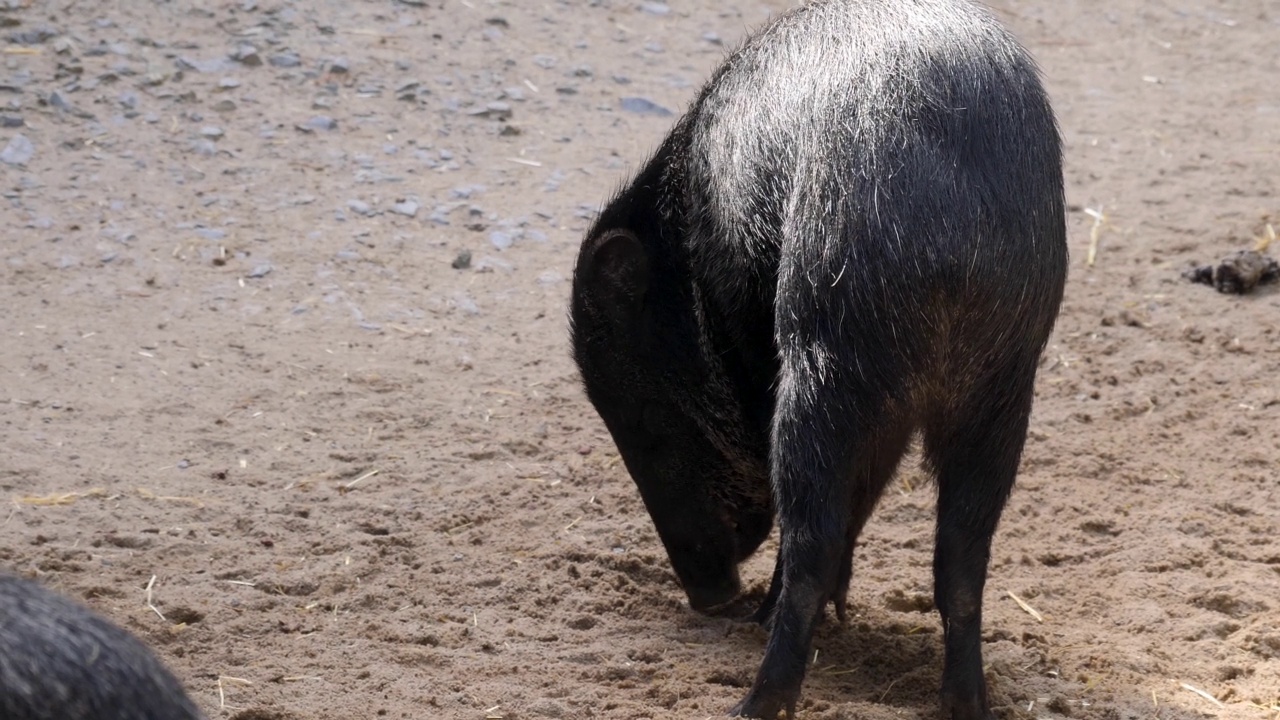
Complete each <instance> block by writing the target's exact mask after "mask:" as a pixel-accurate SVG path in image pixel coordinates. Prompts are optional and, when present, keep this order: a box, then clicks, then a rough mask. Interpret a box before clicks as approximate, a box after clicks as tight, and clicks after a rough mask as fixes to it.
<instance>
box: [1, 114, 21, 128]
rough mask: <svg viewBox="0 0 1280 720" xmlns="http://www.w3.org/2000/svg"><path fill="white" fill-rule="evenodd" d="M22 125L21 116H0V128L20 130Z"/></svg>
mask: <svg viewBox="0 0 1280 720" xmlns="http://www.w3.org/2000/svg"><path fill="white" fill-rule="evenodd" d="M23 124H24V123H23V121H22V116H21V115H0V127H4V128H20V127H22V126H23Z"/></svg>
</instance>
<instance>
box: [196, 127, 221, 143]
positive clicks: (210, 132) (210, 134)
mask: <svg viewBox="0 0 1280 720" xmlns="http://www.w3.org/2000/svg"><path fill="white" fill-rule="evenodd" d="M200 135H201V136H202V137H207V138H209V139H210V140H217V139H218V138H220V137H222V136H223V132H222V128H220V127H218V126H217V125H205V126H204V127H202V128H200Z"/></svg>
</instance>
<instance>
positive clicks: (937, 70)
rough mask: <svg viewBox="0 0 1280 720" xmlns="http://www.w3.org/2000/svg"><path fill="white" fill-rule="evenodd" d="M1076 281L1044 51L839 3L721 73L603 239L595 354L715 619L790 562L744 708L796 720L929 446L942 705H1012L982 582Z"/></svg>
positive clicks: (597, 230) (678, 550) (984, 26)
mask: <svg viewBox="0 0 1280 720" xmlns="http://www.w3.org/2000/svg"><path fill="white" fill-rule="evenodd" d="M1066 273H1067V244H1066V223H1065V217H1064V204H1063V180H1062V160H1061V142H1060V139H1059V136H1058V130H1057V127H1056V123H1055V120H1054V116H1053V112H1052V109H1051V107H1050V104H1049V101H1048V98H1047V97H1046V94H1045V91H1044V89H1043V87H1042V85H1041V83H1040V79H1039V74H1038V71H1037V69H1036V67H1035V64H1034V62H1033V60H1032V59H1031V58H1030V57H1029V56H1028V54H1027V52H1026V51H1025V50H1024V49H1023V48H1022V47H1021V46H1019V45H1018V43H1017V42H1016V41H1015V40H1014V39H1013V38H1012V37H1011V36H1010V35H1009V34H1008V33H1007V32H1006V31H1005V30H1004V29H1002V28H1001V27H1000V25H999V24H998V23H997V22H996V21H995V20H994V19H993V18H991V17H990V16H989V15H988V14H986V12H985V11H983V10H980V9H979V8H977V7H976V6H975V5H973V4H970V3H969V2H967V1H966V0H827V1H825V2H824V1H821V0H819V1H817V2H810V3H807V4H806V5H804V6H803V7H800V8H797V9H795V10H793V11H791V12H788V13H786V14H784V15H781V16H780V17H778V18H777V19H775V20H774V21H773V22H772V23H770V24H769V25H767V26H766V27H764V28H763V29H762V30H761V31H759V32H758V33H757V34H755V35H754V36H753V37H751V38H750V39H749V40H747V41H746V43H745V45H744V46H743V47H741V48H740V49H738V50H737V51H736V52H734V53H733V54H732V55H731V56H730V57H729V58H728V60H727V61H726V62H725V64H724V65H723V66H722V67H721V68H720V69H719V70H717V71H716V73H715V74H714V76H713V77H712V79H711V80H710V81H709V82H708V83H707V85H706V86H705V87H704V88H703V89H702V91H701V93H700V95H699V96H698V97H697V99H696V100H695V102H694V103H693V105H692V107H691V109H690V110H689V111H688V113H687V114H686V115H684V117H683V118H681V119H680V120H679V121H678V122H677V123H676V125H675V127H674V129H673V130H672V131H671V133H670V135H669V136H668V137H667V139H666V140H665V142H664V143H663V144H662V145H661V147H660V148H659V149H658V151H657V153H656V154H655V155H654V156H653V157H652V159H650V160H649V161H648V163H647V164H646V165H645V166H644V167H643V169H642V170H641V171H640V172H639V174H638V176H637V177H636V178H635V180H634V181H633V182H632V184H631V185H630V186H629V187H627V188H625V189H624V190H622V191H621V192H620V193H619V194H618V195H617V197H616V198H615V199H614V200H613V201H612V202H611V203H610V204H609V205H608V206H607V207H606V208H605V209H604V210H603V211H602V213H601V214H600V216H599V218H598V219H597V221H596V223H595V224H594V227H592V228H591V230H590V231H589V232H588V233H587V235H586V238H585V240H584V242H583V244H582V249H581V252H580V254H579V256H578V260H577V266H576V268H575V271H574V278H573V295H572V306H571V310H570V314H571V324H572V333H573V346H574V355H575V359H576V361H577V363H578V366H579V368H580V370H581V372H582V376H583V379H584V384H585V387H586V391H587V395H588V397H589V398H590V400H591V402H592V404H593V405H594V406H595V408H596V409H597V411H598V412H599V413H600V415H601V417H602V418H603V419H604V422H605V425H606V426H607V427H608V429H609V432H610V433H611V434H612V436H613V438H614V441H615V442H616V443H617V445H618V449H619V451H620V452H621V454H622V458H623V460H624V461H625V463H626V466H627V469H628V471H629V472H630V474H631V476H632V477H633V478H634V479H635V482H636V485H637V486H638V488H639V490H640V495H641V497H642V498H643V500H644V503H645V506H646V508H647V509H648V511H649V513H650V515H651V516H652V518H653V521H654V525H655V526H656V528H657V531H658V535H659V536H660V537H661V538H662V542H663V544H664V546H665V547H666V550H667V553H668V555H669V556H670V558H671V563H672V566H673V567H674V569H675V572H676V575H677V576H678V577H679V579H680V582H681V583H682V585H683V586H684V589H685V591H686V593H687V594H688V597H689V602H690V604H691V605H692V606H693V607H694V608H695V609H698V610H704V611H705V610H709V609H713V608H715V607H717V606H721V605H723V604H725V603H727V602H728V601H730V600H731V599H733V598H734V597H735V596H736V595H737V594H738V592H739V590H740V583H739V579H738V574H737V565H738V563H739V562H741V561H742V560H743V559H744V558H746V557H747V556H749V555H750V554H751V553H752V552H754V551H755V550H756V548H757V547H758V546H759V545H760V543H761V542H762V541H763V540H764V538H765V537H766V536H767V535H768V533H769V530H770V527H771V524H772V520H773V516H774V513H775V512H776V515H777V519H778V524H779V527H780V532H781V548H780V551H779V554H778V561H777V567H776V570H775V572H774V576H773V581H772V583H771V586H770V589H769V593H768V595H767V597H766V600H765V602H764V605H763V607H762V608H761V610H760V612H759V613H757V615H756V618H757V619H759V620H762V621H766V622H767V623H768V624H769V625H770V626H771V632H770V635H769V641H768V645H767V648H766V650H765V657H764V662H763V664H762V665H761V667H760V670H759V673H758V674H757V676H756V679H755V682H754V684H753V685H752V688H751V691H750V693H749V694H748V695H747V697H746V698H745V699H744V700H743V701H742V702H741V703H739V705H738V706H737V707H736V708H734V710H733V713H734V714H740V715H746V716H752V717H766V718H769V717H774V716H776V715H777V714H778V713H779V712H780V711H781V710H782V709H784V708H785V709H787V710H788V712H789V714H794V707H795V703H796V700H797V698H798V697H799V693H800V685H801V682H802V680H803V677H804V672H805V660H806V658H807V657H808V656H809V647H810V642H811V638H812V634H813V628H814V624H815V623H816V622H817V620H818V619H819V617H820V616H821V613H822V610H823V607H824V606H825V605H826V603H827V602H828V601H833V602H834V603H835V608H836V612H837V614H838V615H839V616H841V617H842V618H843V616H844V614H845V595H846V593H847V590H848V586H849V580H850V574H851V561H852V556H853V549H854V543H855V541H856V540H857V537H858V534H859V532H860V531H861V529H862V526H863V524H864V523H865V522H866V520H867V518H868V516H869V515H870V514H871V511H872V509H873V508H874V506H875V504H876V502H877V499H878V498H879V497H880V495H881V494H882V492H883V490H884V488H885V485H886V484H887V483H888V481H889V480H890V478H891V477H892V475H893V473H894V472H895V470H896V468H897V465H898V463H899V461H900V459H901V457H902V455H903V451H904V448H905V447H906V446H907V443H908V440H909V439H910V437H911V436H912V435H913V434H914V433H917V432H918V433H920V435H921V436H922V438H923V448H924V456H925V459H926V464H927V466H928V468H929V469H930V470H931V471H932V472H933V474H934V475H935V476H936V479H937V487H938V511H937V542H936V549H935V552H934V578H935V589H934V599H935V602H936V605H937V607H938V610H939V612H940V614H941V616H942V624H943V628H944V638H945V639H944V643H945V655H944V669H943V677H942V698H941V699H942V705H943V709H944V712H945V713H946V714H947V715H949V716H950V717H952V718H955V719H956V720H965V719H969V718H990V717H991V712H990V708H989V702H988V699H987V689H986V683H985V681H984V678H983V674H982V650H981V642H980V636H981V617H982V592H983V586H984V584H985V581H986V571H987V564H988V559H989V555H990V544H991V537H992V534H993V533H994V531H995V529H996V525H997V523H998V521H999V518H1000V514H1001V511H1002V509H1003V507H1004V504H1005V500H1006V498H1007V497H1008V495H1009V492H1010V490H1011V488H1012V486H1013V482H1014V476H1015V474H1016V471H1017V467H1018V462H1019V458H1020V456H1021V453H1022V448H1023V445H1024V443H1025V440H1026V431H1027V419H1028V415H1029V414H1030V411H1031V404H1032V396H1033V384H1034V379H1035V374H1036V367H1037V365H1038V362H1039V358H1040V356H1041V353H1042V352H1043V349H1044V346H1045V343H1046V342H1047V339H1048V337H1049V334H1050V331H1051V329H1052V327H1053V324H1054V322H1055V319H1056V317H1057V314H1058V308H1059V306H1060V304H1061V301H1062V293H1063V286H1064V284H1065V280H1066Z"/></svg>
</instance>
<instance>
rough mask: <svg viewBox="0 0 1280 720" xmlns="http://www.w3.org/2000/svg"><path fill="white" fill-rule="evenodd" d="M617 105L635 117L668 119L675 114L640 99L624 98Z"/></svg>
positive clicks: (647, 100)
mask: <svg viewBox="0 0 1280 720" xmlns="http://www.w3.org/2000/svg"><path fill="white" fill-rule="evenodd" d="M618 105H619V106H620V107H621V108H622V109H623V110H625V111H626V112H629V113H635V114H637V115H654V116H656V117H670V116H672V115H674V114H675V113H673V112H671V111H670V110H668V109H666V108H664V107H662V106H661V105H659V104H657V103H655V102H654V101H652V100H650V99H648V98H642V97H624V98H622V99H621V100H620V101H619V102H618Z"/></svg>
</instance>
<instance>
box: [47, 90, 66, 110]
mask: <svg viewBox="0 0 1280 720" xmlns="http://www.w3.org/2000/svg"><path fill="white" fill-rule="evenodd" d="M49 104H50V105H52V106H53V107H56V108H58V109H59V110H70V109H71V101H69V100H67V96H66V95H63V94H62V91H61V90H54V91H53V92H51V93H49Z"/></svg>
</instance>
